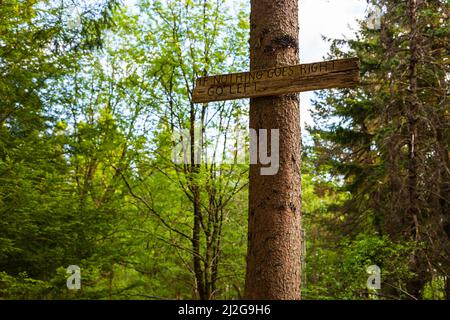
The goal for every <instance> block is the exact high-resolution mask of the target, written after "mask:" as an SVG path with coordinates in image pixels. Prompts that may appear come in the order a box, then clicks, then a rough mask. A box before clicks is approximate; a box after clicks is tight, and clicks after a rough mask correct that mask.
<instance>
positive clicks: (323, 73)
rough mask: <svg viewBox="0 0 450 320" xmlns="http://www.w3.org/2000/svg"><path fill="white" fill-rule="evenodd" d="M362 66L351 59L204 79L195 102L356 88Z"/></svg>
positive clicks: (195, 94)
mask: <svg viewBox="0 0 450 320" xmlns="http://www.w3.org/2000/svg"><path fill="white" fill-rule="evenodd" d="M359 65H360V62H359V59H358V58H350V59H339V60H330V61H321V62H315V63H308V64H299V65H293V66H280V67H276V68H270V69H262V70H255V71H251V72H242V73H232V74H224V75H216V76H208V77H202V78H198V79H197V82H196V87H195V89H194V92H193V94H192V99H193V102H194V103H206V102H212V101H223V100H233V99H242V98H255V97H264V96H279V95H283V94H289V93H297V92H303V91H311V90H320V89H330V88H345V87H352V86H355V85H357V84H358V83H359Z"/></svg>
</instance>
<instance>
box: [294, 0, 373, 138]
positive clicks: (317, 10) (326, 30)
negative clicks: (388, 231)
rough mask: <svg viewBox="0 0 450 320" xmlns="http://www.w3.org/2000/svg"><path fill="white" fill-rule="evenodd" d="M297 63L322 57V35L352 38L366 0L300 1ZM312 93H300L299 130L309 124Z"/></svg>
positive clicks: (324, 44)
mask: <svg viewBox="0 0 450 320" xmlns="http://www.w3.org/2000/svg"><path fill="white" fill-rule="evenodd" d="M299 6H300V8H299V20H300V41H299V43H300V62H301V63H309V62H317V61H321V60H323V59H324V58H325V57H326V55H327V53H328V51H329V45H328V43H327V42H326V41H323V40H322V35H324V36H326V37H330V38H343V37H346V38H354V34H355V32H356V31H357V29H358V24H357V20H358V19H359V20H361V19H363V18H364V17H365V15H366V9H367V0H300V1H299ZM312 98H314V92H303V93H301V94H300V115H301V122H302V132H303V133H305V124H312V123H313V121H312V119H311V116H310V111H311V109H312V106H311V102H310V100H311V99H312Z"/></svg>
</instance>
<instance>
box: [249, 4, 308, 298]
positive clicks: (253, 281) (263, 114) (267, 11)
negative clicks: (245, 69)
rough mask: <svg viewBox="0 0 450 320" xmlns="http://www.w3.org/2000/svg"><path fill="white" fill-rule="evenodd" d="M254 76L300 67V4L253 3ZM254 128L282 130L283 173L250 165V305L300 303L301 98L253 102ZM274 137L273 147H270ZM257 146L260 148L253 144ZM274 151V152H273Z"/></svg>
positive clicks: (252, 124)
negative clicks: (270, 172)
mask: <svg viewBox="0 0 450 320" xmlns="http://www.w3.org/2000/svg"><path fill="white" fill-rule="evenodd" d="M250 23H251V27H250V28H251V30H250V66H251V69H252V70H257V69H262V68H270V67H275V66H284V65H291V64H298V63H299V58H298V33H299V32H298V31H299V28H298V0H283V1H279V0H252V1H251V16H250ZM250 128H252V129H255V130H257V132H258V130H259V129H267V130H268V132H269V133H270V129H279V130H280V131H279V136H280V141H279V161H280V167H279V170H278V173H277V174H276V175H273V176H271V175H261V172H260V168H261V164H260V163H259V161H258V164H255V165H250V186H249V217H248V254H247V274H246V288H245V297H246V298H247V299H299V298H300V282H301V279H300V278H301V264H300V252H301V242H300V241H301V239H300V218H301V198H300V197H301V196H300V192H301V177H300V139H301V135H300V111H299V97H298V95H297V94H291V95H284V96H276V97H264V98H254V99H251V101H250ZM270 140H271V139H270V137H269V138H268V141H270ZM254 143H255V142H254ZM268 150H270V146H269V147H268Z"/></svg>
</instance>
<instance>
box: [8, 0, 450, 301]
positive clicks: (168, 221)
mask: <svg viewBox="0 0 450 320" xmlns="http://www.w3.org/2000/svg"><path fill="white" fill-rule="evenodd" d="M300 1H301V0H300ZM332 2H333V1H331V2H330V6H332V5H336V4H332ZM336 2H337V1H336ZM368 5H371V6H375V7H378V8H381V16H380V24H379V26H376V27H374V26H373V25H371V24H370V23H369V21H368V20H362V21H359V22H358V26H359V27H358V30H356V35H355V38H353V39H328V38H327V39H325V40H326V41H327V42H328V43H329V44H330V48H331V49H330V51H329V53H328V56H327V57H325V58H326V59H327V60H332V59H343V58H351V57H357V58H359V60H360V77H361V83H360V85H358V86H356V87H352V88H343V89H330V90H320V91H316V94H315V99H314V101H313V106H314V108H313V110H312V115H313V119H314V124H313V125H308V126H307V128H306V130H305V132H302V137H303V141H302V142H301V168H300V170H301V197H300V195H299V197H300V198H299V201H301V235H302V239H301V253H300V256H299V261H301V287H300V288H299V289H300V291H301V298H302V299H304V300H329V299H332V300H369V299H374V300H375V299H379V300H384V299H387V300H403V299H408V300H445V299H447V300H448V299H450V203H449V202H450V169H449V164H450V159H449V158H450V102H449V101H450V100H449V99H450V90H449V81H450V41H449V40H450V1H449V0H402V1H398V0H395V1H394V0H368ZM250 11H251V10H250V1H247V0H128V1H124V0H0V299H1V300H3V299H39V300H41V299H43V300H51V299H106V300H112V299H127V300H128V299H133V300H134V299H145V300H147V299H150V300H153V299H156V300H165V299H183V300H184V299H196V300H197V299H199V300H231V299H245V298H246V296H247V295H246V293H245V291H246V290H245V282H246V263H247V253H248V239H249V235H248V219H249V218H248V215H249V168H250V167H249V161H248V160H249V154H248V148H249V141H250V138H249V133H248V131H249V130H248V128H249V116H250V115H249V99H240V100H230V101H220V102H212V103H194V101H193V98H192V94H193V89H194V87H195V85H196V79H197V78H198V77H201V76H207V75H217V74H228V73H235V72H242V71H246V70H249V69H250V59H249V50H250V48H249V36H250V29H251V23H250ZM330 23H331V22H330ZM302 32H307V30H300V39H301V33H302ZM194 140H195V141H194ZM180 145H181V146H187V148H182V150H181V152H180V149H179V146H180ZM198 149H199V150H200V152H197V150H198ZM197 157H198V159H197ZM298 188H300V186H298ZM274 197H276V195H274ZM69 266H77V267H78V271H77V272H79V274H80V275H81V280H80V281H81V285H80V286H79V288H78V289H79V290H69V288H68V277H69V276H70V273H68V267H69ZM374 267H375V268H376V269H377V270H379V271H380V285H379V287H377V288H369V287H368V278H369V276H370V275H371V274H370V272H369V270H374V269H373V268H374Z"/></svg>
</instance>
